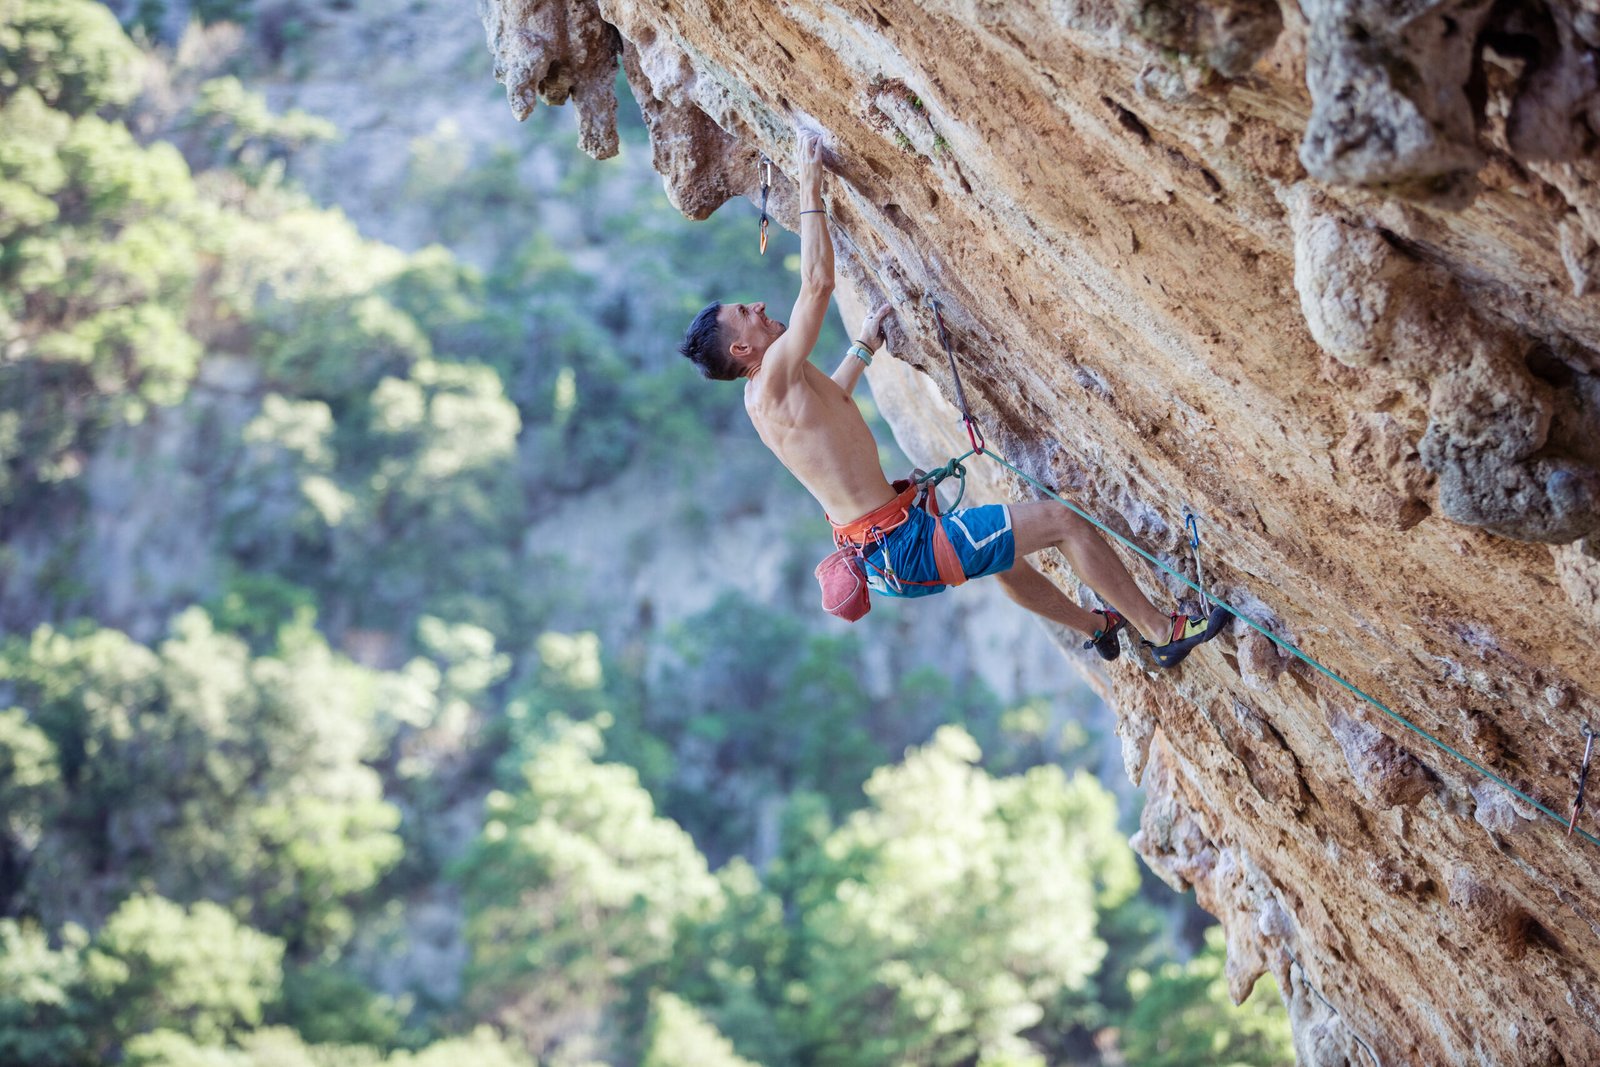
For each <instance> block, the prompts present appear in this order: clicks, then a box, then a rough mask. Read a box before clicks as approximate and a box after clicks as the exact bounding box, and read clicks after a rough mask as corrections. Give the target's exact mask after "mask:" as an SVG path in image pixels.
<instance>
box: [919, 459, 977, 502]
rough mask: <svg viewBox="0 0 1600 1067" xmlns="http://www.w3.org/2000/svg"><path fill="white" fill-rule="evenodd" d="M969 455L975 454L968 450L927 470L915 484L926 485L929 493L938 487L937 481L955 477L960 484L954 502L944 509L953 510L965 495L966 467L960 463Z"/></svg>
mask: <svg viewBox="0 0 1600 1067" xmlns="http://www.w3.org/2000/svg"><path fill="white" fill-rule="evenodd" d="M971 455H975V453H973V452H968V453H967V454H966V455H965V456H958V457H957V458H955V459H952V460H951V461H950V462H949V463H946V464H945V465H944V466H942V467H935V468H934V469H933V470H931V471H928V472H927V473H926V474H924V475H922V476H921V477H919V478H918V479H917V484H918V485H925V486H927V487H928V492H930V493H931V492H933V491H934V490H936V489H938V488H939V483H940V482H942V481H944V480H945V479H946V478H955V479H957V480H958V482H959V484H960V488H959V489H957V490H956V499H955V502H954V503H952V504H951V505H950V506H949V507H948V508H947V509H946V510H948V511H954V510H955V509H956V508H959V507H960V506H961V500H962V498H963V497H965V496H966V495H967V468H966V467H964V466H962V465H961V461H962V460H964V459H966V458H967V456H971Z"/></svg>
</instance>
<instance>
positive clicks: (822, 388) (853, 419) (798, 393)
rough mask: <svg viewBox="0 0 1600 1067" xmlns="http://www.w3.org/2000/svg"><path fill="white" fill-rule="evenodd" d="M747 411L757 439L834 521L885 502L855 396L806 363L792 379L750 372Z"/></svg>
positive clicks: (873, 447) (888, 494)
mask: <svg viewBox="0 0 1600 1067" xmlns="http://www.w3.org/2000/svg"><path fill="white" fill-rule="evenodd" d="M744 407H745V411H746V412H747V413H748V414H749V415H750V421H751V422H753V423H754V424H755V427H756V432H757V433H758V434H760V435H761V440H762V442H763V443H765V444H766V446H767V447H768V448H770V449H772V452H773V454H774V455H776V456H777V457H778V460H779V461H780V462H781V463H782V464H783V465H784V466H785V467H787V468H788V469H789V472H790V473H791V474H793V475H794V476H795V477H796V478H798V479H799V480H800V484H801V485H803V486H805V487H806V489H807V490H809V491H810V493H811V495H812V496H814V497H816V498H817V501H818V503H820V504H821V505H822V507H823V510H824V511H826V512H827V513H828V514H829V515H830V516H831V517H832V518H834V519H835V520H837V521H841V522H844V521H848V520H850V519H853V518H856V517H857V516H860V515H865V514H866V513H868V512H869V511H872V510H874V509H875V508H877V507H879V506H881V505H883V504H886V503H888V502H889V500H890V499H891V498H893V496H894V490H893V489H892V488H891V487H890V485H889V482H888V480H887V479H886V478H884V476H883V469H882V468H881V467H880V466H879V465H878V444H877V442H876V441H874V440H873V438H872V431H871V430H869V429H868V428H867V422H866V420H865V419H864V418H862V417H861V411H860V409H859V408H857V407H856V403H855V401H854V400H852V399H851V398H850V396H849V395H848V394H847V393H846V392H845V391H844V389H843V388H841V387H840V386H839V385H838V384H837V383H836V382H834V380H833V379H831V378H829V377H828V376H827V375H826V374H823V373H822V372H821V371H820V370H818V369H817V368H816V367H814V366H812V365H811V364H809V363H806V364H804V365H803V366H802V367H801V370H800V374H799V375H798V376H796V377H795V378H793V379H772V380H765V381H764V380H763V376H762V375H761V374H759V373H758V374H756V375H755V376H754V377H753V378H751V380H750V383H749V384H748V385H746V386H745V391H744Z"/></svg>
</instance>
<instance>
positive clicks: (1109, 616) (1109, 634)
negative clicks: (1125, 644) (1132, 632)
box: [1083, 608, 1128, 660]
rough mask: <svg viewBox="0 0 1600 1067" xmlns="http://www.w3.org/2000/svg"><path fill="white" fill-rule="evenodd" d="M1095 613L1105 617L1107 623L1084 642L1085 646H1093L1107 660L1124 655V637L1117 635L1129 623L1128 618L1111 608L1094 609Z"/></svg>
mask: <svg viewBox="0 0 1600 1067" xmlns="http://www.w3.org/2000/svg"><path fill="white" fill-rule="evenodd" d="M1094 613H1095V614H1096V615H1099V616H1100V617H1101V618H1103V619H1105V624H1104V625H1103V626H1101V627H1100V629H1098V630H1096V631H1095V632H1094V636H1093V637H1091V638H1089V640H1087V641H1085V642H1084V643H1083V647H1084V648H1092V649H1094V650H1095V651H1096V652H1098V653H1100V658H1101V659H1105V660H1112V659H1116V658H1117V657H1118V656H1120V655H1122V639H1121V638H1120V637H1118V636H1117V635H1118V634H1120V633H1122V629H1123V627H1125V626H1127V625H1128V620H1127V619H1124V618H1123V617H1122V616H1121V615H1118V614H1117V613H1116V612H1115V611H1114V610H1112V609H1111V608H1107V609H1106V610H1105V611H1101V610H1100V609H1099V608H1095V609H1094Z"/></svg>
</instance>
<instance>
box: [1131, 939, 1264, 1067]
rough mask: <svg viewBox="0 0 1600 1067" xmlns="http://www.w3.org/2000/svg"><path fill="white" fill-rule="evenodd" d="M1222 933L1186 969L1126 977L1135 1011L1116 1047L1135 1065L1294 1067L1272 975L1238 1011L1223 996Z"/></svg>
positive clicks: (1166, 967)
mask: <svg viewBox="0 0 1600 1067" xmlns="http://www.w3.org/2000/svg"><path fill="white" fill-rule="evenodd" d="M1226 963H1227V949H1226V946H1225V944H1224V942H1223V936H1222V928H1221V927H1219V926H1213V927H1211V928H1210V929H1209V930H1207V931H1206V943H1205V948H1204V949H1203V950H1201V951H1200V952H1198V953H1196V954H1195V955H1194V956H1193V957H1192V958H1191V959H1190V960H1189V961H1188V962H1187V963H1176V962H1168V963H1164V964H1162V965H1161V966H1160V967H1158V968H1156V969H1155V970H1154V971H1145V970H1137V971H1134V972H1133V974H1132V976H1131V977H1130V979H1129V987H1130V990H1131V992H1132V994H1133V997H1134V1005H1133V1009H1132V1010H1131V1011H1130V1012H1129V1013H1128V1016H1127V1020H1126V1022H1125V1023H1124V1024H1123V1026H1122V1031H1121V1047H1122V1050H1123V1053H1124V1054H1125V1055H1126V1056H1127V1058H1128V1063H1129V1064H1130V1065H1133V1067H1187V1065H1188V1064H1192V1063H1214V1064H1218V1065H1219V1067H1292V1065H1293V1064H1294V1062H1295V1054H1294V1041H1293V1039H1292V1036H1291V1034H1290V1032H1289V1019H1288V1016H1287V1014H1286V1013H1285V1012H1284V1010H1283V1003H1282V1001H1281V1000H1279V998H1278V984H1277V982H1276V981H1274V980H1273V978H1272V977H1271V976H1270V975H1263V976H1262V977H1261V978H1259V979H1257V980H1256V984H1255V988H1254V989H1253V990H1252V991H1251V993H1250V995H1249V996H1248V997H1247V998H1245V1001H1244V1003H1243V1004H1241V1005H1239V1006H1238V1007H1237V1008H1236V1007H1234V1006H1233V1003H1232V1000H1231V999H1230V997H1229V995H1228V978H1227V975H1226V973H1225V970H1226V967H1225V965H1226Z"/></svg>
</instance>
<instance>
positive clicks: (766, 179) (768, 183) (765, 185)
mask: <svg viewBox="0 0 1600 1067" xmlns="http://www.w3.org/2000/svg"><path fill="white" fill-rule="evenodd" d="M757 173H759V174H760V175H761V254H762V255H766V254H767V226H768V224H769V223H771V222H772V216H770V215H768V214H767V197H769V196H770V195H771V194H772V160H770V159H768V158H767V157H766V156H762V157H761V162H760V163H759V164H758V165H757Z"/></svg>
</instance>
